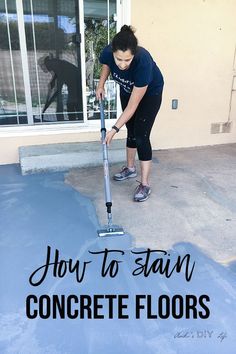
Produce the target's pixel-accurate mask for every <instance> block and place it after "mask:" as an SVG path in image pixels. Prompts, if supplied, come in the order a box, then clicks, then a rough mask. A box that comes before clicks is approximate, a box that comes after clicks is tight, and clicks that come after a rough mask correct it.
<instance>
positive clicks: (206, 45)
mask: <svg viewBox="0 0 236 354" xmlns="http://www.w3.org/2000/svg"><path fill="white" fill-rule="evenodd" d="M131 9H132V11H131V23H132V24H133V25H134V27H135V28H136V29H137V32H136V35H137V37H138V38H139V41H140V45H142V46H144V47H146V48H147V49H149V50H150V52H151V53H152V55H153V57H154V58H155V60H156V61H157V63H158V65H159V66H160V68H161V70H162V72H163V74H164V77H165V91H164V99H163V105H162V108H161V111H160V113H159V118H158V120H157V121H156V123H155V126H154V129H153V134H152V143H153V147H154V148H155V149H158V148H174V147H186V146H197V145H208V144H209V145H212V144H223V143H231V142H236V110H235V104H233V103H234V102H232V107H233V106H234V108H233V109H232V111H231V120H233V121H234V122H233V123H234V124H233V126H232V130H231V133H225V134H211V124H212V123H216V122H227V121H228V118H229V111H230V95H231V86H232V79H233V74H234V75H236V72H235V70H233V60H234V54H235V45H236V21H235V14H236V1H235V0H227V1H222V0H178V1H176V0H168V1H166V0H148V1H147V2H143V1H142V0H132V2H131ZM234 69H235V68H234ZM172 99H178V100H179V108H178V109H177V110H172V109H171V101H172ZM234 100H235V95H233V100H232V101H234Z"/></svg>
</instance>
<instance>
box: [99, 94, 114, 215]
mask: <svg viewBox="0 0 236 354" xmlns="http://www.w3.org/2000/svg"><path fill="white" fill-rule="evenodd" d="M99 104H100V118H101V134H102V149H103V168H104V186H105V198H106V207H107V212H108V214H111V206H112V198H111V188H110V177H109V163H108V151H107V150H108V149H107V144H106V143H105V138H106V127H105V117H104V105H103V101H102V99H100V100H99Z"/></svg>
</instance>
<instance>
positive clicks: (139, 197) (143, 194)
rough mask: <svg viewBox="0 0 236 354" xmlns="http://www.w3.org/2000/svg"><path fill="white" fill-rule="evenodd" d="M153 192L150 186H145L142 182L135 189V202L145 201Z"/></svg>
mask: <svg viewBox="0 0 236 354" xmlns="http://www.w3.org/2000/svg"><path fill="white" fill-rule="evenodd" d="M150 194H151V188H150V187H148V186H143V185H142V183H140V184H139V185H138V187H136V189H135V191H134V201H135V202H144V201H145V200H147V199H148V197H149V195H150Z"/></svg>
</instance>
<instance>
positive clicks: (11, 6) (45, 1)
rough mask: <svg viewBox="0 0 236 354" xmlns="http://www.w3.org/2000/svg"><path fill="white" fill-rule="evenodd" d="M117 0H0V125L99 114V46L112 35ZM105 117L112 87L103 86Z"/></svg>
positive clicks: (111, 110)
mask: <svg viewBox="0 0 236 354" xmlns="http://www.w3.org/2000/svg"><path fill="white" fill-rule="evenodd" d="M116 9H117V6H116V0H97V1H95V0H84V1H82V0H66V1H65V0H1V1H0V62H1V65H0V125H19V124H29V125H30V124H31V125H33V124H51V123H68V122H73V121H76V122H81V123H83V122H84V121H87V120H94V119H97V118H98V117H99V112H98V103H97V101H96V99H95V91H96V86H97V83H98V79H99V75H100V69H101V66H100V64H99V55H100V52H101V50H102V48H103V47H104V46H105V45H106V44H108V43H109V42H110V39H111V38H112V36H113V35H114V34H115V33H116V27H117V22H116V21H117V15H116ZM106 91H107V95H106V101H105V108H106V112H107V118H114V117H115V114H116V96H117V95H116V86H115V83H114V81H113V80H108V81H107V84H106Z"/></svg>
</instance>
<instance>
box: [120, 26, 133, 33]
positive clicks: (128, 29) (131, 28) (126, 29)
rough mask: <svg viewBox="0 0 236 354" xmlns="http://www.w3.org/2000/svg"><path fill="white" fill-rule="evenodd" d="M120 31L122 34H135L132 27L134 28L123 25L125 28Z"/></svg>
mask: <svg viewBox="0 0 236 354" xmlns="http://www.w3.org/2000/svg"><path fill="white" fill-rule="evenodd" d="M120 31H121V32H127V33H132V34H134V32H135V29H134V27H132V26H128V25H123V26H122V27H121V29H120Z"/></svg>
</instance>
